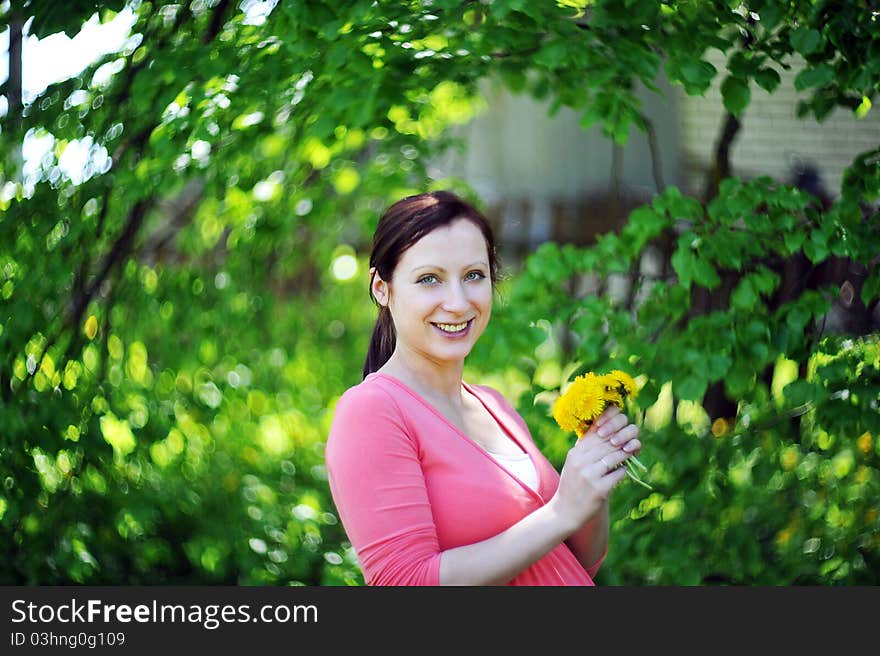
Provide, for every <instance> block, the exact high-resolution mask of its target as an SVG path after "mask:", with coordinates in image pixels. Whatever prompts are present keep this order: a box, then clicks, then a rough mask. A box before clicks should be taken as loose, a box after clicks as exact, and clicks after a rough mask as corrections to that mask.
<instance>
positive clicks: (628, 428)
mask: <svg viewBox="0 0 880 656" xmlns="http://www.w3.org/2000/svg"><path fill="white" fill-rule="evenodd" d="M638 435H639V427H638V426H636V425H635V424H626V425H625V426H623V427H622V428H621V429H620V430H618V431H617V432H616V433H614V434H612V435H610V436H609V439H608V441H609V442H610V443H611V444H612V445H614V446H623V445H624V444H626V443H627V442H629V441H630V440H634V439H635V438H636V437H638Z"/></svg>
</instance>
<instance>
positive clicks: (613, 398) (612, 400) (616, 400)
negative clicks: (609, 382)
mask: <svg viewBox="0 0 880 656" xmlns="http://www.w3.org/2000/svg"><path fill="white" fill-rule="evenodd" d="M602 398H603V399H605V405H616V406H617V407H618V408H620V409H623V396H622V395H621V394H620V392H618V391H617V390H609V389H606V390H605V394H604V395H603V397H602Z"/></svg>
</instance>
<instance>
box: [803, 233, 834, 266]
mask: <svg viewBox="0 0 880 656" xmlns="http://www.w3.org/2000/svg"><path fill="white" fill-rule="evenodd" d="M804 255H806V256H807V259H809V260H810V262H812V263H813V264H818V263H819V262H823V261H825V260H826V259H827V258H828V255H829V249H828V238H827V237H826V236H825V235H824V233H823V232H822V231H821V230H813V232H812V233H810V238H809V239H808V240H806V241H805V242H804Z"/></svg>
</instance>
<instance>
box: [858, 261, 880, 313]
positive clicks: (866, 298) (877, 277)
mask: <svg viewBox="0 0 880 656" xmlns="http://www.w3.org/2000/svg"><path fill="white" fill-rule="evenodd" d="M878 293H880V267H876V266H875V267H874V270H873V271H872V272H871V275H869V276H868V279H867V280H865V282H864V283H863V284H862V294H861V296H862V303H864V304H865V306H866V307H867V306H868V305H870V303H871V301H873V300H874V299H875V298H877V294H878Z"/></svg>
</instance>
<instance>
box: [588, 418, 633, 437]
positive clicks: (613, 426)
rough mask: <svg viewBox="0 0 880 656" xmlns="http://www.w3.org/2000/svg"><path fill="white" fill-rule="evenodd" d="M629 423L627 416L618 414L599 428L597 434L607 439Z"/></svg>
mask: <svg viewBox="0 0 880 656" xmlns="http://www.w3.org/2000/svg"><path fill="white" fill-rule="evenodd" d="M628 423H629V419H627V417H626V415H625V414H622V413H620V412H618V414H616V415H614V416H613V417H611V418H610V419H607V420H606V421H605V423H603V424H602V425H601V426H599V428H598V429H597V430H596V434H597V435H598V436H599V437H601V438H607V437H608V436H609V435H612V434H614V433H616V432H617V431H619V430H620V429H621V428H623V427H624V426H626V425H627V424H628Z"/></svg>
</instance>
